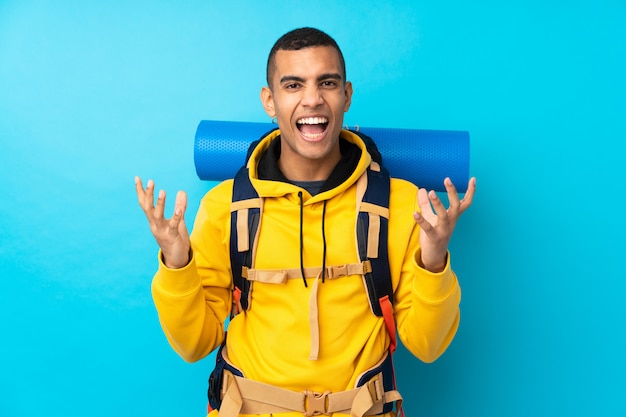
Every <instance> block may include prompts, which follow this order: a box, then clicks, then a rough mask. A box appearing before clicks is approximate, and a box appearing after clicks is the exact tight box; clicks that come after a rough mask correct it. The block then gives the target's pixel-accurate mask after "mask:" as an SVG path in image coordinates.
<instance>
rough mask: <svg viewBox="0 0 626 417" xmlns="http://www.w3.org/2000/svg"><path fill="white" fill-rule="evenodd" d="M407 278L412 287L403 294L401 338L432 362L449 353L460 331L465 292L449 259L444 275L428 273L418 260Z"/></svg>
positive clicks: (399, 327)
mask: <svg viewBox="0 0 626 417" xmlns="http://www.w3.org/2000/svg"><path fill="white" fill-rule="evenodd" d="M417 256H419V253H418V254H417ZM417 259H419V258H417ZM404 274H405V276H403V279H404V280H408V281H409V282H410V286H409V287H408V289H406V288H405V289H404V294H399V295H400V297H401V299H400V300H399V303H398V306H397V309H396V312H397V313H396V319H397V322H398V324H397V326H398V334H399V336H400V338H401V340H402V342H403V344H404V345H405V346H406V347H407V349H408V350H409V351H411V352H412V353H413V354H414V355H415V356H416V357H418V358H419V359H421V360H422V361H424V362H432V361H434V360H435V359H437V358H438V357H439V356H440V355H441V354H442V353H443V352H444V351H445V350H446V349H447V347H448V346H449V344H450V342H451V341H452V339H453V338H454V335H455V333H456V330H457V328H458V325H459V319H460V310H459V303H460V301H461V289H460V287H459V284H458V281H457V279H456V276H455V274H454V273H453V272H452V270H451V268H450V262H449V256H448V257H447V262H446V266H445V268H444V270H443V271H442V272H440V273H432V272H429V271H426V270H424V269H423V268H421V267H419V265H418V263H417V260H414V262H413V265H412V266H411V271H410V272H409V271H405V272H404Z"/></svg>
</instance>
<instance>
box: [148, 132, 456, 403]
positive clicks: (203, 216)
mask: <svg viewBox="0 0 626 417" xmlns="http://www.w3.org/2000/svg"><path fill="white" fill-rule="evenodd" d="M279 135H280V132H279V131H274V132H272V133H270V134H268V135H267V136H266V137H265V138H263V140H262V141H261V142H260V143H259V145H258V146H257V147H256V149H255V150H254V152H253V153H252V155H251V157H250V161H249V175H250V180H251V182H252V184H253V186H254V188H255V189H256V191H257V192H258V194H259V196H260V197H261V198H262V200H263V215H262V218H261V222H260V225H259V235H258V244H257V247H256V254H255V257H254V265H253V267H254V268H256V269H260V270H275V269H293V268H300V267H303V268H313V267H321V266H322V265H327V266H331V265H336V266H339V265H346V264H352V263H359V257H358V252H357V249H356V247H357V242H356V233H355V225H356V218H357V204H356V201H357V197H356V182H357V180H358V179H359V177H360V176H361V175H362V174H364V173H365V171H366V169H367V167H368V166H369V165H370V162H371V156H370V154H369V153H368V151H367V149H366V146H365V144H364V143H363V141H362V140H361V139H360V138H359V137H358V136H356V135H355V134H353V133H351V132H348V131H342V132H341V137H340V143H341V151H342V161H341V162H340V163H339V164H338V165H337V167H336V168H335V170H334V171H333V172H332V174H331V175H330V177H329V179H328V180H327V181H326V183H325V184H324V185H323V186H322V188H321V190H320V192H319V193H317V194H315V195H311V194H309V193H308V192H307V191H306V190H305V189H303V188H301V187H299V186H297V185H294V184H291V183H289V181H287V179H286V178H285V177H284V176H283V175H282V173H280V170H279V169H278V165H277V163H276V162H277V159H278V157H279V155H280V136H279ZM232 189H233V181H232V180H227V181H224V182H222V183H220V184H218V185H217V186H216V187H214V188H213V189H211V190H210V191H209V192H208V193H207V194H206V195H205V196H204V198H203V199H202V201H201V203H200V208H199V210H198V213H197V215H196V220H195V224H194V227H193V231H192V233H191V237H190V239H191V247H192V256H191V259H190V262H189V264H188V265H187V266H185V267H183V268H181V269H169V268H167V267H166V266H165V264H164V263H163V262H162V257H161V255H159V269H158V271H157V273H156V274H155V276H154V279H153V284H152V293H153V299H154V302H155V305H156V308H157V311H158V313H159V319H160V322H161V326H162V328H163V330H164V332H165V335H166V337H167V339H168V341H169V343H170V345H171V346H172V348H173V349H174V350H175V351H176V352H177V353H178V354H179V355H180V356H181V357H182V358H183V359H185V360H186V361H189V362H192V361H197V360H200V359H202V358H204V357H205V356H206V355H208V354H209V353H211V352H212V351H213V350H214V349H215V348H216V347H218V346H219V345H220V344H221V343H222V342H223V341H224V339H225V337H226V336H225V334H226V333H225V329H226V322H227V319H228V317H229V315H230V313H231V306H232V276H231V270H230V252H229V241H230V205H231V199H232ZM415 211H419V205H418V204H417V187H416V186H415V185H413V184H411V183H409V182H407V181H404V180H400V179H396V178H392V179H391V191H390V203H389V222H388V227H389V235H388V236H389V238H388V242H387V245H388V255H389V267H390V272H391V279H392V286H393V291H394V300H395V301H394V306H393V308H394V317H395V320H396V326H397V330H398V335H399V337H400V340H401V341H402V343H403V344H404V345H405V347H406V348H407V349H408V350H409V351H410V352H411V353H413V354H414V355H415V356H416V357H418V358H419V359H420V360H422V361H424V362H432V361H434V360H435V359H436V358H437V357H439V356H440V355H441V354H442V353H443V352H444V351H445V349H446V348H447V347H448V345H449V344H450V342H451V340H452V338H453V337H454V334H455V332H456V330H457V327H458V323H459V303H460V297H461V294H460V288H459V285H458V282H457V279H456V276H455V274H454V273H453V272H452V270H451V268H450V256H449V255H448V257H447V265H446V267H445V269H444V270H443V271H442V272H440V273H432V272H429V271H427V270H425V269H423V268H421V267H420V266H419V265H418V259H419V257H420V247H419V233H420V229H419V227H418V226H417V224H416V223H415V221H414V219H413V213H414V212H415ZM301 216H302V217H301ZM381 244H384V243H382V242H381ZM324 248H325V250H324ZM303 280H305V281H306V285H305V282H303ZM312 327H316V328H315V329H312ZM316 332H317V333H316ZM313 334H317V335H318V337H319V340H318V341H315V340H313V339H314V337H313V336H312V335H313ZM226 343H227V349H228V355H229V358H230V361H231V362H232V363H233V364H234V365H235V366H236V367H237V368H239V369H240V370H241V371H242V372H243V374H244V375H245V376H246V377H247V378H250V379H253V380H256V381H259V382H264V383H267V384H270V385H274V386H277V387H281V388H284V389H288V390H293V391H297V392H302V391H304V390H312V391H315V392H325V391H331V392H339V391H345V390H348V389H352V388H354V387H355V384H356V382H357V380H358V378H359V376H360V375H361V374H362V373H363V372H365V371H366V370H368V369H370V368H371V367H372V366H374V365H375V364H376V363H377V362H379V360H380V359H381V358H382V357H383V356H384V355H385V353H386V352H387V351H388V350H389V344H390V337H389V334H388V332H387V330H386V328H385V324H384V320H383V318H382V317H377V316H375V315H374V314H373V313H372V311H371V309H370V306H369V302H368V298H367V292H366V288H365V284H364V281H363V277H362V275H347V276H344V277H341V278H338V279H326V280H324V282H322V280H321V279H320V277H319V276H308V277H304V278H301V279H289V280H286V282H283V283H265V282H254V283H253V286H252V290H251V308H250V309H249V310H247V311H244V312H242V313H240V314H238V315H237V316H235V317H234V318H233V319H232V320H230V323H229V324H228V338H227V341H226ZM313 353H314V354H313ZM294 415H300V414H299V413H295V414H294Z"/></svg>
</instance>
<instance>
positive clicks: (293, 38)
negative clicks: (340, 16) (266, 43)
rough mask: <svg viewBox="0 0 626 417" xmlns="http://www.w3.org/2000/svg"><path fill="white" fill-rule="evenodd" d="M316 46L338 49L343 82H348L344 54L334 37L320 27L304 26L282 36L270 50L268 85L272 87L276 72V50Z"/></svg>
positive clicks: (294, 49)
mask: <svg viewBox="0 0 626 417" xmlns="http://www.w3.org/2000/svg"><path fill="white" fill-rule="evenodd" d="M314 46H331V47H333V48H335V49H336V50H337V53H338V54H339V62H340V64H341V72H342V75H343V82H346V62H345V61H344V59H343V54H342V53H341V49H339V45H337V42H335V40H334V39H333V38H331V37H330V36H329V35H328V34H327V33H325V32H322V31H321V30H319V29H315V28H311V27H303V28H298V29H294V30H292V31H289V32H287V33H285V34H284V35H283V36H281V37H280V38H279V39H278V40H277V41H276V43H275V44H274V46H273V47H272V50H271V51H270V54H269V56H268V57H267V69H266V74H265V76H266V79H267V85H268V86H270V87H271V80H272V76H273V74H274V68H275V62H274V59H275V57H276V52H278V51H281V50H282V51H298V50H300V49H304V48H312V47H314Z"/></svg>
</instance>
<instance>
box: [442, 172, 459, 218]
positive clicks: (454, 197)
mask: <svg viewBox="0 0 626 417" xmlns="http://www.w3.org/2000/svg"><path fill="white" fill-rule="evenodd" d="M443 185H444V186H445V187H446V192H447V193H448V202H449V203H450V207H449V210H451V211H452V212H454V213H456V212H457V211H459V208H460V207H461V200H460V199H459V193H458V192H457V190H456V187H455V186H454V184H453V183H452V180H451V179H450V178H446V179H445V180H443Z"/></svg>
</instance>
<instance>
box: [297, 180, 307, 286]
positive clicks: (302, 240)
mask: <svg viewBox="0 0 626 417" xmlns="http://www.w3.org/2000/svg"><path fill="white" fill-rule="evenodd" d="M298 197H299V198H300V272H302V281H303V282H304V286H305V287H307V288H308V286H309V285H308V284H307V283H306V276H305V275H304V234H303V233H304V232H303V228H304V202H303V201H302V191H298Z"/></svg>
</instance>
